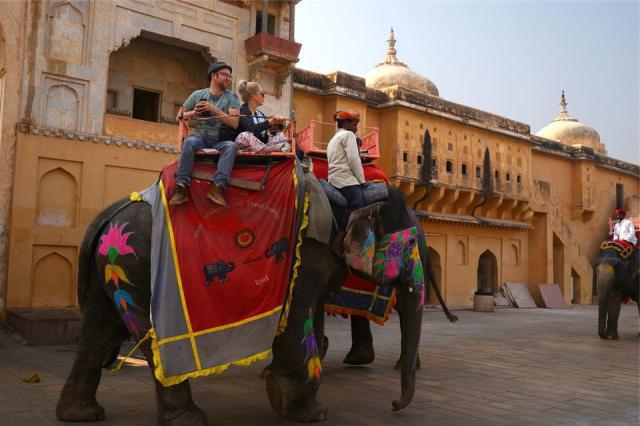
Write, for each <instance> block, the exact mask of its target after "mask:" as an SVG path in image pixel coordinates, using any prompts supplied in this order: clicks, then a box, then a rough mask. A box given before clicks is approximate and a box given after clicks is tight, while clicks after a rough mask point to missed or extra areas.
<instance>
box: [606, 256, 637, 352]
mask: <svg viewBox="0 0 640 426" xmlns="http://www.w3.org/2000/svg"><path fill="white" fill-rule="evenodd" d="M616 248H617V247H615V246H612V245H611V244H608V245H607V244H603V246H602V247H601V249H600V254H599V255H598V257H597V259H596V262H595V267H596V283H597V289H598V335H599V336H600V338H601V339H613V340H616V339H619V338H620V336H619V335H618V317H619V316H620V304H621V303H622V300H623V299H625V298H629V299H632V300H634V301H635V302H636V303H638V293H639V292H640V276H639V271H638V270H639V269H640V262H639V258H640V251H639V250H638V249H637V248H634V249H633V252H632V253H631V255H630V256H629V258H628V259H626V260H625V259H622V258H621V256H620V250H616ZM638 314H639V315H640V304H638Z"/></svg>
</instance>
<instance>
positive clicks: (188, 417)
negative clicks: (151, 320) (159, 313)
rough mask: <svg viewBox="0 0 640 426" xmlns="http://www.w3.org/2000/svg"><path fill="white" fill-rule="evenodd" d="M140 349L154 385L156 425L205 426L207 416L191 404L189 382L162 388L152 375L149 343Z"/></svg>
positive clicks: (152, 366) (151, 355)
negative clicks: (156, 410)
mask: <svg viewBox="0 0 640 426" xmlns="http://www.w3.org/2000/svg"><path fill="white" fill-rule="evenodd" d="M140 349H141V350H142V352H143V353H144V356H145V358H146V359H147V363H148V364H149V368H150V369H151V375H152V376H153V381H154V383H155V385H156V399H157V402H158V424H160V425H171V426H178V425H185V426H186V425H190V426H195V425H206V424H207V415H206V414H205V412H204V411H202V410H201V409H200V408H199V407H198V406H197V405H196V404H195V403H194V402H193V399H192V397H191V386H190V385H189V381H188V380H185V381H184V382H181V383H178V384H177V385H173V386H166V387H165V386H163V385H162V383H160V382H159V381H158V379H156V377H155V374H154V364H153V352H152V350H151V344H150V342H148V341H147V342H145V343H144V344H143V345H142V346H141V347H140Z"/></svg>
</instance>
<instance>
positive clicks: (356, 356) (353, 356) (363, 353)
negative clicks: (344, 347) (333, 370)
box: [342, 346, 376, 365]
mask: <svg viewBox="0 0 640 426" xmlns="http://www.w3.org/2000/svg"><path fill="white" fill-rule="evenodd" d="M375 357H376V354H375V352H373V347H361V346H359V347H355V346H354V347H352V348H351V350H350V351H349V353H348V354H347V356H345V357H344V360H343V361H342V362H343V363H344V364H349V365H365V364H371V363H372V362H373V360H374V359H375Z"/></svg>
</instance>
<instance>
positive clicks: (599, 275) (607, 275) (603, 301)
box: [596, 264, 615, 339]
mask: <svg viewBox="0 0 640 426" xmlns="http://www.w3.org/2000/svg"><path fill="white" fill-rule="evenodd" d="M614 277H615V274H614V271H613V267H612V266H611V265H607V264H599V265H598V267H597V270H596V280H597V281H596V283H597V288H598V336H600V338H602V339H606V338H607V335H606V328H607V316H608V315H609V292H610V291H611V287H612V286H613V284H614Z"/></svg>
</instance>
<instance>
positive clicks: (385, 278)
mask: <svg viewBox="0 0 640 426" xmlns="http://www.w3.org/2000/svg"><path fill="white" fill-rule="evenodd" d="M373 278H374V280H375V281H376V282H377V283H380V284H381V285H384V284H389V283H391V282H392V281H393V280H395V279H397V278H400V279H401V280H402V281H405V282H407V283H408V285H409V288H410V291H413V290H415V291H418V292H419V297H420V301H421V303H420V306H422V305H424V269H423V267H422V260H421V259H420V249H419V247H418V229H417V228H416V227H415V226H414V227H411V228H407V229H404V230H402V231H398V232H394V233H392V234H387V235H385V236H384V237H383V238H382V239H381V240H380V243H379V244H378V247H377V249H376V253H375V258H374V264H373Z"/></svg>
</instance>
